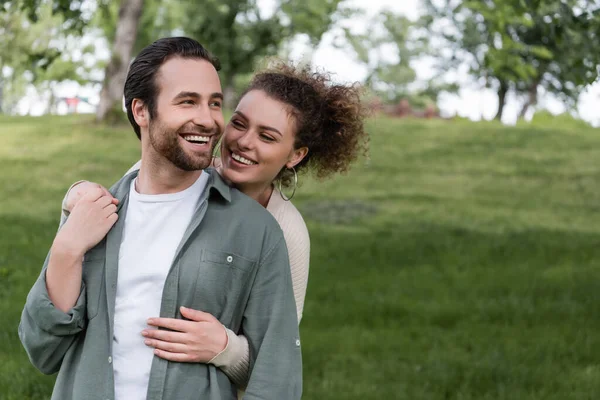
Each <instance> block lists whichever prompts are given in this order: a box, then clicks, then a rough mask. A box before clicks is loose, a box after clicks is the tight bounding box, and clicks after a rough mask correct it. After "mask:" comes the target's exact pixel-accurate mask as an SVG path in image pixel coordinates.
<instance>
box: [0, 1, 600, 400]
mask: <svg viewBox="0 0 600 400" xmlns="http://www.w3.org/2000/svg"><path fill="white" fill-rule="evenodd" d="M172 35H185V36H190V37H193V38H195V39H197V40H198V41H200V42H201V43H202V44H204V45H205V46H206V47H207V48H208V49H209V50H211V51H212V52H213V53H214V54H215V55H217V56H218V57H219V59H220V60H221V63H222V66H223V68H222V70H221V73H220V76H221V81H222V86H223V89H224V91H225V94H226V102H227V104H226V106H227V109H228V111H226V117H227V116H228V115H229V113H230V111H231V110H232V109H233V108H234V107H235V104H236V102H237V99H238V96H239V93H241V91H242V90H243V89H244V86H245V85H246V84H247V82H248V81H249V79H250V77H251V76H252V72H253V71H254V70H256V69H258V68H260V67H261V66H263V65H265V63H266V62H267V60H268V59H269V58H271V57H278V58H283V59H290V60H294V61H295V62H298V63H310V64H311V65H313V67H314V68H317V69H320V70H326V71H329V72H331V73H332V74H333V76H334V78H335V80H336V81H338V82H348V83H349V82H360V83H361V84H363V85H364V86H365V88H366V92H365V98H364V101H365V102H366V103H367V104H368V105H369V107H370V109H371V111H372V116H371V117H370V118H369V120H368V122H367V127H368V130H369V133H370V136H371V150H370V156H369V157H368V158H361V159H360V160H358V161H357V162H356V164H355V165H354V168H353V169H352V171H350V173H349V174H347V175H344V176H340V177H336V178H334V179H331V180H328V181H326V182H319V181H316V180H314V179H313V178H311V177H310V176H302V177H301V186H300V188H299V190H298V192H297V194H296V196H295V198H294V204H295V205H296V206H297V207H298V209H299V210H300V212H301V213H302V214H303V216H304V217H305V220H306V222H307V225H308V228H309V232H310V235H311V242H312V248H311V267H310V279H309V285H308V292H307V300H306V306H305V310H304V317H303V320H302V324H301V334H302V339H303V354H304V393H305V395H304V398H305V399H319V400H322V399H357V400H358V399H361V400H362V399H384V398H385V399H411V400H412V399H419V400H420V399H423V400H425V399H457V400H458V399H461V400H465V399H473V400H474V399H478V400H480V399H507V400H508V399H510V400H513V399H544V400H545V399H556V400H559V399H560V400H563V399H597V398H600V361H599V357H598V354H600V352H599V351H600V335H598V332H599V331H600V280H599V277H600V273H599V268H600V188H599V185H598V182H599V180H600V163H599V161H598V160H600V135H599V132H600V131H599V130H598V126H599V125H600V113H599V108H600V83H599V81H598V72H599V65H600V60H599V59H600V37H599V36H600V1H598V0H595V1H592V0H477V1H470V0H464V1H460V0H303V1H301V0H202V1H200V0H198V1H175V0H162V1H158V0H120V1H119V0H81V1H67V0H12V1H11V0H9V1H7V0H2V1H0V38H1V39H2V40H0V195H1V196H0V316H1V318H2V322H3V323H2V324H0V360H2V362H1V363H0V399H2V400H4V399H10V400H21V399H47V398H49V396H50V393H51V390H52V385H53V382H54V377H53V376H50V377H46V376H43V375H42V374H40V373H39V372H37V371H36V370H35V369H34V368H33V367H32V366H31V365H30V363H29V361H28V360H27V356H26V354H25V352H24V350H23V349H22V347H21V345H20V343H19V339H18V336H17V325H18V321H19V318H20V313H21V310H22V307H23V304H24V302H25V297H26V294H27V292H28V291H29V289H30V287H31V285H32V284H33V282H34V280H35V279H36V277H37V275H38V274H39V271H40V268H41V266H42V263H43V260H44V258H45V256H46V252H47V250H48V249H49V248H50V245H51V243H52V239H53V237H54V235H55V233H56V229H57V227H58V217H59V213H60V202H61V199H62V197H63V196H64V193H65V191H66V190H67V188H68V187H69V186H70V184H71V183H73V182H74V181H76V180H80V179H88V180H92V181H96V182H99V183H102V184H103V185H105V186H107V187H109V186H111V184H112V183H113V182H115V181H116V180H118V179H119V178H120V177H121V176H122V174H123V173H124V172H125V171H126V170H127V169H128V168H129V167H130V166H131V165H132V164H133V163H134V162H135V161H137V160H138V159H139V142H138V140H137V138H136V137H135V135H134V134H133V132H132V129H131V127H130V126H128V125H127V122H126V117H124V114H123V111H122V87H123V82H124V79H125V75H126V72H127V66H128V64H129V62H130V61H131V59H132V58H133V57H134V56H135V55H136V54H137V52H138V51H139V50H140V49H141V48H143V47H144V46H146V45H148V44H150V43H151V42H152V41H154V40H155V39H157V38H159V37H164V36H172Z"/></svg>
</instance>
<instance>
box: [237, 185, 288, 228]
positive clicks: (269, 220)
mask: <svg viewBox="0 0 600 400" xmlns="http://www.w3.org/2000/svg"><path fill="white" fill-rule="evenodd" d="M229 206H230V208H231V211H232V212H233V215H235V216H236V217H241V218H242V219H243V220H244V221H245V223H248V224H251V225H254V226H256V225H264V226H265V228H268V229H275V230H278V231H279V230H281V228H280V226H279V224H278V222H277V220H276V219H275V217H273V215H272V214H271V213H270V212H269V211H267V209H266V208H264V207H263V206H262V205H261V204H260V203H258V202H257V201H256V200H254V199H252V198H251V197H248V196H247V195H245V194H244V193H242V192H240V191H239V190H238V189H235V188H232V189H231V202H230V204H229Z"/></svg>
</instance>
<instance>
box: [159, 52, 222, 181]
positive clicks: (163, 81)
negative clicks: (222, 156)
mask: <svg viewBox="0 0 600 400" xmlns="http://www.w3.org/2000/svg"><path fill="white" fill-rule="evenodd" d="M156 84H157V87H158V94H157V98H156V113H155V115H154V118H152V119H151V120H150V121H149V123H148V136H149V140H150V144H151V146H152V148H153V149H154V151H155V152H156V153H158V155H161V156H163V157H164V158H166V159H168V160H169V161H170V162H171V163H173V164H174V165H175V166H176V167H178V168H180V169H182V170H185V171H196V170H200V169H204V168H206V167H208V166H209V165H210V163H211V160H212V155H213V149H214V147H215V146H216V144H217V142H218V140H219V138H220V136H221V134H222V133H223V126H224V121H223V112H222V103H223V95H222V92H221V82H220V80H219V76H218V74H217V71H216V70H215V68H214V67H213V65H212V64H211V63H209V62H208V61H206V60H198V59H183V58H178V57H176V58H172V59H170V60H168V61H167V62H165V63H164V64H163V65H162V66H161V67H160V69H159V70H158V74H157V76H156Z"/></svg>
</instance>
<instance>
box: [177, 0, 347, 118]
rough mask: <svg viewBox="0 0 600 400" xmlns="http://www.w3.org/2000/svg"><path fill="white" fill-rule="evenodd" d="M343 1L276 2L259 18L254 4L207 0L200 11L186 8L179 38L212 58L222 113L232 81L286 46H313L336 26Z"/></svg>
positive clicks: (232, 98) (246, 0) (228, 103)
mask: <svg viewBox="0 0 600 400" xmlns="http://www.w3.org/2000/svg"><path fill="white" fill-rule="evenodd" d="M341 2H342V0H325V1H323V0H307V1H303V0H278V1H276V3H275V4H274V8H275V10H274V12H273V13H272V15H270V16H264V15H263V14H261V12H260V9H259V7H258V4H257V2H256V1H255V0H206V1H204V3H203V6H202V7H198V6H197V5H195V4H191V3H190V4H187V3H186V4H187V6H186V10H185V16H184V18H183V20H182V29H183V32H184V33H185V34H186V35H188V36H191V37H193V38H195V39H197V40H198V41H200V42H201V43H203V44H204V45H206V47H207V48H208V49H210V51H211V52H212V53H213V54H215V55H216V56H217V57H218V58H219V60H220V61H221V65H222V70H221V72H220V76H221V80H222V85H223V87H224V94H225V100H226V104H225V105H226V107H228V108H230V107H232V106H233V104H234V101H235V86H236V78H237V77H241V76H247V75H248V74H249V73H251V72H252V70H253V69H254V68H255V66H256V63H257V62H258V60H261V59H262V58H264V57H265V56H271V55H276V54H277V53H278V52H279V50H280V49H281V46H282V44H283V43H284V42H285V41H286V40H290V39H291V38H292V37H293V36H294V35H296V34H306V35H308V37H309V38H310V42H311V44H312V46H316V45H317V44H318V43H319V41H320V39H321V36H322V35H323V33H324V32H326V31H327V30H329V27H330V26H331V24H333V23H334V22H335V21H336V16H337V14H336V13H335V11H336V10H337V9H338V8H339V6H340V4H341Z"/></svg>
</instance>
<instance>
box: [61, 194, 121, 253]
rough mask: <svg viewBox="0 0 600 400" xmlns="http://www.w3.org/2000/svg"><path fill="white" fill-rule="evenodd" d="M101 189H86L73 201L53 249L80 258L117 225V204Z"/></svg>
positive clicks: (116, 201)
mask: <svg viewBox="0 0 600 400" xmlns="http://www.w3.org/2000/svg"><path fill="white" fill-rule="evenodd" d="M106 193H107V192H106V189H104V188H101V187H98V186H96V187H94V188H89V190H87V192H86V194H85V195H84V196H83V197H82V198H81V199H79V201H77V204H76V205H75V207H74V208H73V210H72V211H71V215H70V216H69V219H68V220H67V222H66V223H65V224H64V225H63V227H62V228H61V230H60V231H59V232H58V234H57V235H56V238H55V239H54V245H53V246H52V247H53V248H54V249H55V250H56V249H60V250H62V251H65V252H69V253H71V254H77V255H81V256H82V257H83V255H84V254H85V253H86V252H87V251H88V250H89V249H91V248H92V247H94V246H95V245H97V244H98V243H99V242H100V241H101V240H102V239H103V238H104V236H106V234H107V233H108V231H109V230H110V228H112V226H113V225H114V224H115V222H117V219H118V217H119V216H118V215H117V213H116V211H117V203H118V200H117V199H115V198H114V197H113V196H112V195H111V194H110V193H109V194H108V195H107V194H106Z"/></svg>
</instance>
